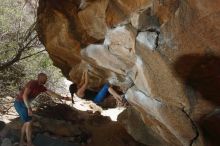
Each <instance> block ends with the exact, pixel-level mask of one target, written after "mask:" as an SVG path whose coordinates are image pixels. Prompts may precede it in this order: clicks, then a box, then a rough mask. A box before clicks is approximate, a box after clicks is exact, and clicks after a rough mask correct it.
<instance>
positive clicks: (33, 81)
mask: <svg viewBox="0 0 220 146" xmlns="http://www.w3.org/2000/svg"><path fill="white" fill-rule="evenodd" d="M37 84H38V83H37V80H30V81H29V82H27V84H26V87H33V86H37Z"/></svg>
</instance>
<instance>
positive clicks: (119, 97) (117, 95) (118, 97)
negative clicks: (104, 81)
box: [108, 87, 122, 102]
mask: <svg viewBox="0 0 220 146" xmlns="http://www.w3.org/2000/svg"><path fill="white" fill-rule="evenodd" d="M108 92H109V93H110V94H111V95H112V96H114V98H115V99H116V100H117V101H118V102H122V97H121V96H120V95H119V94H118V93H117V92H116V91H115V90H114V89H113V88H112V87H109V88H108Z"/></svg>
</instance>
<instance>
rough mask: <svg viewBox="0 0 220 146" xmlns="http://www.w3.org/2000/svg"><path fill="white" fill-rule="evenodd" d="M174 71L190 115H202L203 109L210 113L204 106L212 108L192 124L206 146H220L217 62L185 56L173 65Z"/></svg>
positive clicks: (213, 58) (219, 60) (208, 57)
mask: <svg viewBox="0 0 220 146" xmlns="http://www.w3.org/2000/svg"><path fill="white" fill-rule="evenodd" d="M174 70H175V71H176V74H177V76H178V77H179V78H180V79H181V81H182V83H183V84H184V85H185V92H186V95H187V96H188V98H189V101H190V104H191V105H190V106H191V112H192V113H191V115H193V114H194V115H195V113H198V111H199V112H200V115H202V114H201V113H202V112H203V111H205V109H206V108H209V109H210V107H208V106H204V105H206V104H204V102H207V103H210V105H212V107H213V108H212V110H210V111H209V112H207V113H203V115H202V116H201V117H200V118H199V119H196V120H195V119H193V120H195V121H196V123H197V124H198V125H199V126H200V128H201V130H202V133H203V136H204V138H205V141H206V143H207V144H206V145H209V146H219V145H220V139H219V135H220V125H219V123H220V110H219V109H218V108H219V105H220V58H219V57H217V56H214V55H211V54H209V55H205V56H202V55H200V54H190V55H184V56H181V57H180V58H179V59H178V60H177V61H176V62H175V64H174ZM201 101H203V102H201ZM199 104H200V105H199ZM198 107H199V108H198ZM206 111H207V110H206Z"/></svg>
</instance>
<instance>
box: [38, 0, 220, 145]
mask: <svg viewBox="0 0 220 146" xmlns="http://www.w3.org/2000/svg"><path fill="white" fill-rule="evenodd" d="M219 6H220V1H219V0H212V1H209V0H184V1H183V0H182V1H180V0H167V1H162V0H154V1H152V0H136V1H133V0H65V1H58V0H47V1H45V0H40V1H39V8H38V22H39V23H38V34H39V36H40V39H41V41H42V43H43V44H44V45H45V47H46V49H47V51H48V53H49V54H50V57H51V59H52V60H53V61H54V64H55V65H56V66H58V67H59V68H61V70H62V72H63V74H64V75H65V76H66V77H67V78H68V79H70V80H72V81H74V82H76V83H78V82H79V80H80V78H81V74H82V71H83V70H84V69H88V70H89V87H90V88H93V89H98V88H100V86H101V85H102V84H103V83H105V82H106V81H109V82H111V83H112V84H114V85H117V86H120V87H121V90H122V91H124V92H125V93H126V98H127V100H128V102H129V103H130V104H131V105H132V106H134V107H135V109H136V110H137V111H139V112H140V114H138V115H139V116H140V117H141V119H142V121H143V123H144V124H145V126H146V127H147V128H146V129H147V130H148V131H150V132H151V133H152V135H153V136H156V137H157V140H158V142H157V144H156V145H169V146H188V145H193V146H203V145H208V143H212V141H215V144H210V145H220V144H219V143H218V139H217V138H215V137H211V138H210V137H207V136H206V135H207V134H206V131H205V130H203V129H207V127H205V128H204V125H205V126H206V125H207V124H201V123H204V121H209V120H208V118H209V117H210V116H209V115H210V114H212V112H214V111H215V109H216V108H217V107H218V106H219V105H220V98H219V97H220V96H219V95H220V92H219V91H220V78H219V74H220V69H219V66H220V58H219V56H220V41H218V40H219V38H220V28H219V26H220V13H219V11H220V7H219ZM130 115H131V116H134V115H132V114H130ZM140 117H139V118H140ZM128 119H130V118H128ZM131 119H132V118H131ZM142 125H143V124H142ZM201 127H203V128H201ZM131 128H132V126H131V127H127V130H128V131H132V130H131ZM212 129H215V128H213V127H212V128H210V129H209V133H212V132H213V133H218V132H219V131H218V132H216V129H215V130H213V131H212ZM210 130H211V131H210ZM136 132H137V131H136ZM136 132H134V133H132V132H130V134H131V135H134V137H135V135H136V134H135V133H136ZM213 135H215V134H213ZM158 138H159V139H158ZM210 139H215V140H210ZM138 140H139V141H141V142H143V143H145V144H150V142H149V143H147V141H146V140H144V137H142V139H140V137H139V138H138ZM216 141H217V142H216ZM216 143H217V144H216Z"/></svg>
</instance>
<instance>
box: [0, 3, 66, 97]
mask: <svg viewBox="0 0 220 146" xmlns="http://www.w3.org/2000/svg"><path fill="white" fill-rule="evenodd" d="M24 4H25V0H16V1H15V0H0V62H4V61H7V60H9V59H11V58H12V57H14V56H15V54H16V53H17V52H18V49H19V47H21V46H23V45H24V43H25V41H24V40H22V39H23V38H24V37H22V36H25V33H26V31H27V30H28V29H29V27H30V26H31V24H33V23H34V14H32V13H30V9H31V8H32V7H26V8H25V7H24ZM34 11H36V10H34ZM31 12H32V11H31ZM42 49H44V48H42V47H41V48H37V47H33V49H31V50H30V49H25V50H24V51H23V54H22V56H21V58H23V57H26V56H31V57H28V58H26V59H23V60H20V61H19V62H16V63H14V64H13V65H10V66H9V67H8V68H6V69H4V70H0V98H1V97H4V96H7V95H10V96H13V97H15V96H16V94H17V93H18V89H19V88H21V87H23V86H24V84H25V83H26V82H27V81H29V80H31V79H36V76H37V74H38V73H40V72H44V73H46V74H47V75H48V77H49V80H48V85H47V86H48V87H49V88H50V89H52V90H56V89H58V88H59V89H64V88H65V85H64V82H63V80H64V78H63V76H62V74H61V73H60V70H58V69H57V68H56V67H54V66H53V64H52V61H51V60H50V59H49V56H48V54H47V52H46V51H44V52H42V53H39V54H37V55H34V56H32V55H33V54H35V53H37V52H39V51H40V50H42Z"/></svg>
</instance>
